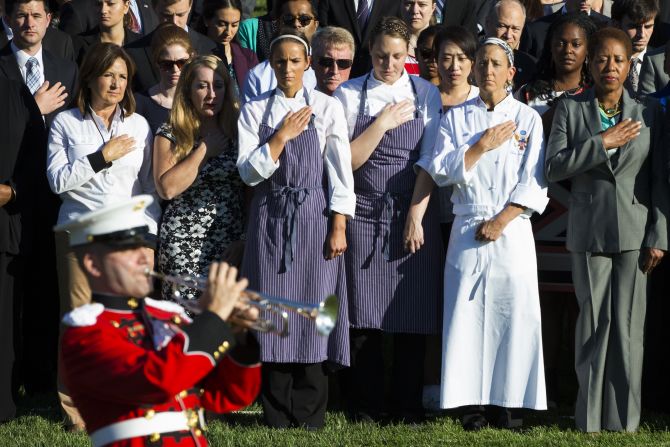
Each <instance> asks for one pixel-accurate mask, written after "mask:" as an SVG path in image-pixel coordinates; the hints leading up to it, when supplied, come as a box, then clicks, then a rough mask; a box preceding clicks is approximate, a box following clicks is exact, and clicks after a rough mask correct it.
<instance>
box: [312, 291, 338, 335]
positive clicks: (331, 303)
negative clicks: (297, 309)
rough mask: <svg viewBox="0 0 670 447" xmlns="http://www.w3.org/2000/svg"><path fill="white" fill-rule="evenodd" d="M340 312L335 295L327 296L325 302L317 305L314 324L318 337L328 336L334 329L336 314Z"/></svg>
mask: <svg viewBox="0 0 670 447" xmlns="http://www.w3.org/2000/svg"><path fill="white" fill-rule="evenodd" d="M339 310H340V303H339V301H338V299H337V296H335V295H328V296H327V297H326V299H325V300H323V301H322V302H321V303H320V304H319V310H318V312H317V315H316V318H315V319H314V323H315V325H316V331H317V332H318V333H319V335H323V336H328V335H330V333H331V332H332V331H333V329H334V328H335V323H336V322H337V313H338V311H339Z"/></svg>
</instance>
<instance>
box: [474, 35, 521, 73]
mask: <svg viewBox="0 0 670 447" xmlns="http://www.w3.org/2000/svg"><path fill="white" fill-rule="evenodd" d="M484 45H496V46H499V47H500V48H502V49H503V51H504V52H505V54H506V55H507V60H509V64H510V65H511V66H512V67H513V66H514V51H513V50H512V48H510V46H509V44H508V43H507V42H505V41H504V40H502V39H498V38H497V37H489V38H487V39H486V40H484V42H483V43H482V46H484Z"/></svg>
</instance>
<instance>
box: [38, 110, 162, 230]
mask: <svg viewBox="0 0 670 447" xmlns="http://www.w3.org/2000/svg"><path fill="white" fill-rule="evenodd" d="M121 112H122V110H121V107H117V109H116V112H115V113H114V117H113V119H112V125H111V126H110V128H109V129H107V127H106V126H105V125H104V123H103V121H102V119H100V118H99V117H98V116H97V115H95V114H94V113H93V112H90V113H86V116H83V117H82V115H81V112H80V111H79V109H78V108H74V109H70V110H66V111H63V112H61V113H59V114H58V115H56V118H55V119H54V121H53V123H52V124H51V131H50V132H49V148H48V154H47V177H48V180H49V186H50V187H51V190H52V191H53V192H54V193H56V194H59V195H60V198H61V200H62V201H63V204H62V205H61V207H60V212H59V214H58V223H59V224H60V223H63V222H65V221H68V220H70V219H72V218H74V217H76V216H78V215H80V214H82V213H85V212H88V211H92V210H96V209H99V208H101V207H103V206H106V205H109V204H111V203H116V202H121V201H124V200H127V199H129V198H130V197H132V196H136V195H138V194H152V195H154V197H156V188H155V185H154V180H153V173H152V168H151V151H152V144H153V136H152V134H151V130H150V128H149V124H148V123H147V121H146V120H145V119H144V118H143V117H142V116H140V115H138V114H137V113H134V114H132V115H130V116H128V117H123V116H122V113H121ZM124 134H125V135H128V136H130V137H132V138H134V139H135V142H136V146H135V147H134V148H133V150H132V151H131V152H130V153H128V154H126V155H124V156H123V157H121V158H119V159H118V160H115V161H113V162H112V163H111V164H110V163H107V164H105V162H104V159H103V158H102V153H101V151H102V148H103V146H104V145H105V143H106V142H108V141H109V140H110V138H111V137H113V136H117V135H124ZM156 199H157V197H156ZM145 213H146V222H147V225H148V226H149V231H150V232H151V233H152V234H156V233H157V222H158V219H159V218H160V205H159V203H158V200H155V201H154V203H153V204H152V205H151V206H149V207H148V208H147V209H146V211H145Z"/></svg>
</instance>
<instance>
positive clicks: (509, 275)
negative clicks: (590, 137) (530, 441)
mask: <svg viewBox="0 0 670 447" xmlns="http://www.w3.org/2000/svg"><path fill="white" fill-rule="evenodd" d="M474 72H475V78H476V80H477V84H478V85H479V88H480V94H479V96H478V97H476V98H474V99H471V100H468V101H466V102H465V103H463V104H461V105H459V106H456V107H453V108H451V109H450V110H449V111H448V112H447V114H446V115H445V116H444V117H443V119H442V123H441V129H440V136H439V137H438V139H437V142H436V147H435V154H434V155H435V158H434V160H433V162H432V164H431V167H430V170H429V171H430V174H431V175H432V177H433V179H434V180H435V182H436V183H437V184H438V185H439V186H447V185H453V187H454V192H453V195H452V197H451V201H452V203H453V205H454V214H455V215H456V218H455V221H454V225H453V228H452V231H451V237H450V240H449V249H448V253H447V260H446V264H445V273H444V284H445V287H444V293H445V297H444V299H445V303H444V326H443V336H442V337H443V342H442V346H443V357H442V384H441V407H442V408H455V407H466V409H465V414H464V416H463V426H464V428H465V429H467V430H478V429H480V428H483V427H485V426H487V425H489V424H492V425H494V426H497V427H504V428H511V427H517V426H519V425H521V422H522V420H521V418H520V417H518V416H519V414H518V413H519V412H518V411H512V409H515V408H532V409H536V410H543V409H546V406H547V404H546V392H545V384H544V368H543V363H542V333H541V324H540V303H539V297H538V286H537V267H536V259H535V246H534V241H533V233H532V231H531V224H530V220H529V218H530V216H531V215H532V214H533V213H534V212H537V213H541V212H542V211H543V210H544V208H545V206H546V204H547V202H548V199H547V184H546V181H545V178H544V174H543V168H542V165H543V162H544V140H543V131H542V120H541V119H540V116H539V115H538V114H537V112H535V111H534V110H533V109H531V108H530V107H528V106H526V105H524V104H522V103H520V102H519V101H517V100H515V99H514V97H513V96H512V95H511V94H510V93H509V91H510V90H511V88H510V87H511V83H512V79H513V78H514V73H515V69H514V55H513V52H512V50H511V49H510V47H509V46H508V45H507V44H506V43H505V42H504V41H502V40H500V39H495V38H491V39H487V40H486V41H485V42H484V43H483V44H482V46H481V47H480V48H479V50H478V51H477V57H476V61H475V68H474Z"/></svg>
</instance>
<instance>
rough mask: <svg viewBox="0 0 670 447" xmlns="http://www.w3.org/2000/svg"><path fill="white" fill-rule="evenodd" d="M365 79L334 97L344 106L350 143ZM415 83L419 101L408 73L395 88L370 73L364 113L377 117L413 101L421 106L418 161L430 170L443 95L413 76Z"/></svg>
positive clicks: (351, 82) (352, 82)
mask: <svg viewBox="0 0 670 447" xmlns="http://www.w3.org/2000/svg"><path fill="white" fill-rule="evenodd" d="M366 77H367V75H363V76H361V77H358V78H355V79H351V80H349V81H347V82H345V83H342V84H340V86H339V87H338V88H337V90H335V93H334V94H333V96H334V97H336V98H337V99H338V100H339V101H340V102H341V103H342V106H344V113H345V116H346V118H347V124H348V126H349V134H348V135H349V140H351V139H352V138H353V135H354V129H355V127H356V120H357V118H358V110H359V106H360V101H361V91H362V89H363V83H364V82H365V78H366ZM412 80H413V81H414V83H415V84H414V85H415V86H416V97H415V96H414V90H413V89H412V84H411V81H410V77H409V75H408V74H407V72H406V71H405V72H403V74H402V76H400V78H399V79H398V80H397V81H396V82H394V83H393V84H385V83H384V82H381V81H378V80H377V79H375V76H374V74H372V72H370V78H369V80H368V98H367V101H366V104H365V112H364V113H365V114H366V115H369V116H377V115H378V114H379V113H380V112H381V111H382V109H383V108H384V107H386V105H388V104H394V103H398V102H400V101H404V100H405V99H409V100H411V101H412V103H415V102H418V105H419V116H420V117H421V118H422V119H423V124H424V126H425V129H424V132H423V138H422V140H421V151H420V155H419V160H418V161H417V163H416V164H417V165H418V166H421V167H422V168H423V169H426V170H427V169H428V167H429V165H430V161H431V160H432V158H433V146H434V145H435V138H437V134H438V132H439V129H440V117H441V116H442V99H441V98H440V91H439V90H438V89H437V88H436V87H435V86H434V85H433V84H431V83H430V82H428V81H426V80H424V79H421V78H419V77H418V76H412Z"/></svg>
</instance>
